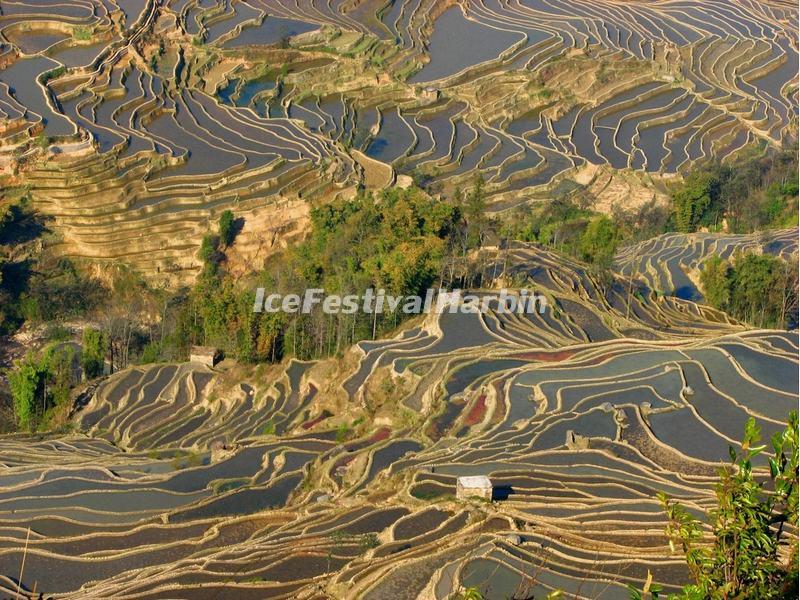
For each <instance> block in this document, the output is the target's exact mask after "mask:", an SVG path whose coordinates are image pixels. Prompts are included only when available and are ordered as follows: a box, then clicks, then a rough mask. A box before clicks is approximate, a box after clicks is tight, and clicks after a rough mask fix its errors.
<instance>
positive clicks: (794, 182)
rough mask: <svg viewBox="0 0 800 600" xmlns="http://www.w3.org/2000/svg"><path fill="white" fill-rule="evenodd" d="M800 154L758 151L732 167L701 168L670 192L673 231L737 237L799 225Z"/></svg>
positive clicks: (729, 165) (731, 165)
mask: <svg viewBox="0 0 800 600" xmlns="http://www.w3.org/2000/svg"><path fill="white" fill-rule="evenodd" d="M797 174H798V162H797V152H796V151H794V150H792V151H784V152H779V153H766V154H764V153H763V152H762V151H760V150H756V151H754V152H753V153H748V154H745V155H744V156H742V157H740V158H739V159H738V160H736V161H735V162H734V163H731V164H727V163H726V164H719V163H709V164H706V165H703V166H700V167H697V168H696V169H695V170H694V171H692V172H691V173H690V174H689V175H688V176H687V177H686V178H685V179H684V181H683V183H681V184H680V185H678V186H676V187H675V188H674V189H673V191H672V202H673V212H672V222H671V223H670V224H668V227H669V228H671V229H674V230H675V231H681V232H692V231H697V230H698V229H700V228H707V229H709V230H712V231H716V230H719V229H721V228H722V226H723V222H724V223H725V224H726V225H727V230H728V231H731V232H734V233H749V232H752V231H756V230H759V229H776V228H782V227H791V226H794V225H797V222H798V220H797V210H798V204H797V198H798V179H797Z"/></svg>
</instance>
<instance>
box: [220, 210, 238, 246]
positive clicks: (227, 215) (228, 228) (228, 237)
mask: <svg viewBox="0 0 800 600" xmlns="http://www.w3.org/2000/svg"><path fill="white" fill-rule="evenodd" d="M235 237H236V231H235V228H234V218H233V213H232V212H231V211H230V210H224V211H222V214H221V215H220V216H219V240H220V242H221V243H222V245H223V247H225V248H227V247H228V246H230V245H231V244H232V243H233V239H234V238H235Z"/></svg>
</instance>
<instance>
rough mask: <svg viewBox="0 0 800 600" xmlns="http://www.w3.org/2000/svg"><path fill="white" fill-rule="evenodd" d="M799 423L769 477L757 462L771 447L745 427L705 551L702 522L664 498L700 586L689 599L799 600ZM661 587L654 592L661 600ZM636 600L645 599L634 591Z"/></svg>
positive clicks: (782, 440) (784, 435) (775, 452)
mask: <svg viewBox="0 0 800 600" xmlns="http://www.w3.org/2000/svg"><path fill="white" fill-rule="evenodd" d="M797 427H798V421H797V413H796V412H792V414H791V415H790V416H789V424H788V426H787V427H786V429H785V430H784V431H783V432H779V433H776V434H775V435H774V436H773V437H772V439H771V446H772V453H771V455H770V456H768V457H767V461H766V462H767V463H768V465H769V478H768V481H765V478H764V477H761V476H759V475H757V474H756V472H755V471H754V469H753V461H754V460H755V459H756V458H757V457H761V456H762V455H763V453H764V450H765V449H766V448H767V446H766V445H757V444H758V442H759V441H761V437H760V431H759V428H758V427H757V426H756V423H755V420H754V419H753V418H752V417H751V418H750V419H749V420H748V422H747V425H746V427H745V434H744V440H743V441H742V444H741V452H740V453H737V452H736V451H735V450H734V449H733V448H731V449H730V456H731V465H730V466H729V467H727V468H723V469H722V470H721V473H720V480H719V482H718V483H717V486H716V507H715V508H714V509H712V510H710V511H709V512H708V525H709V527H710V529H711V533H712V536H713V540H712V543H711V544H710V545H709V544H704V543H702V542H703V540H704V537H705V536H704V530H703V526H702V525H701V524H700V522H699V521H698V520H697V519H695V517H694V516H692V514H691V513H690V512H689V511H688V510H687V509H686V508H685V507H683V506H682V505H681V504H679V503H678V502H676V501H674V500H671V499H670V498H669V497H667V496H666V495H663V494H662V495H660V499H661V502H662V504H663V506H664V509H665V511H666V513H667V518H668V525H667V529H666V533H667V537H668V538H669V540H670V547H671V548H673V551H677V550H678V549H680V551H681V553H682V554H683V555H684V557H685V559H686V563H687V565H688V566H689V571H690V573H691V575H692V578H693V579H694V583H692V584H691V585H688V586H686V587H685V588H684V589H683V592H682V593H681V594H680V595H677V596H676V595H673V596H671V598H675V599H681V600H727V599H733V598H738V599H741V600H768V599H770V598H775V599H777V598H796V597H797V593H798V568H797V565H798V540H797V537H796V535H795V533H794V532H789V531H788V530H787V526H788V527H792V528H796V527H797V510H798V429H797ZM658 591H659V588H658V587H657V586H650V587H649V589H648V590H646V592H647V593H649V594H650V595H651V596H652V597H653V598H657V597H658ZM632 598H634V599H638V598H642V594H641V593H640V592H638V591H636V590H633V591H632Z"/></svg>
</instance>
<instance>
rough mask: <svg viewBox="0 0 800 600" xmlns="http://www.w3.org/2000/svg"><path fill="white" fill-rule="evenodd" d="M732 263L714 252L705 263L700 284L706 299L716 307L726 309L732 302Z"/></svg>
mask: <svg viewBox="0 0 800 600" xmlns="http://www.w3.org/2000/svg"><path fill="white" fill-rule="evenodd" d="M729 277H730V265H729V264H728V262H727V261H726V260H723V259H722V258H720V257H719V256H718V255H716V254H713V255H712V256H710V257H709V258H708V259H706V261H705V262H704V263H703V270H702V271H701V272H700V284H701V286H702V287H703V294H704V295H705V297H706V301H707V302H708V303H709V304H710V305H711V306H713V307H714V308H719V309H721V310H725V309H726V308H727V307H728V303H729V302H730V295H731V290H730V278H729Z"/></svg>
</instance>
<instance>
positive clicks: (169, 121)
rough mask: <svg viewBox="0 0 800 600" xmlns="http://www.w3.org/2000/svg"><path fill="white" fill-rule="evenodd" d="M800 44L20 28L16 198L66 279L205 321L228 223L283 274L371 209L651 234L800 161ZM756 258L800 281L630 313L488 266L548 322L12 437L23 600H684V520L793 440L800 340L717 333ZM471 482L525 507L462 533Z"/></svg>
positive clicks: (339, 20) (687, 18)
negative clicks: (159, 289)
mask: <svg viewBox="0 0 800 600" xmlns="http://www.w3.org/2000/svg"><path fill="white" fill-rule="evenodd" d="M797 30H798V9H797V6H796V5H794V4H792V3H788V2H781V1H775V2H758V1H753V0H704V1H702V2H700V1H699V0H660V1H657V2H640V1H629V2H624V3H619V2H614V1H611V0H601V1H600V2H597V1H594V2H589V1H586V0H571V1H569V2H566V1H564V0H514V1H510V2H503V1H499V0H460V1H458V2H450V1H444V0H381V1H378V0H353V1H347V2H342V1H338V0H337V1H327V2H321V1H319V0H295V1H294V2H285V1H283V0H247V1H244V0H57V1H56V0H36V1H32V0H3V2H2V3H1V4H0V174H1V175H2V176H3V178H4V179H3V182H4V184H5V183H8V184H10V185H15V184H19V185H27V186H29V188H30V190H31V195H32V200H33V204H34V207H35V208H36V209H37V210H39V211H41V212H43V213H44V214H45V215H47V216H48V217H51V218H52V221H51V222H52V227H53V231H54V235H53V236H52V237H51V238H50V239H49V240H48V243H50V244H52V245H53V246H54V248H53V250H54V251H55V252H56V253H57V254H59V255H63V256H67V257H70V258H75V259H91V260H92V261H94V262H99V263H107V264H115V263H120V262H122V263H125V264H129V265H131V266H132V267H133V268H134V269H135V270H136V271H138V272H140V273H142V274H143V275H144V276H145V277H146V278H147V279H148V280H151V281H155V282H158V283H159V284H166V285H167V286H175V285H177V284H185V283H188V282H191V281H192V280H193V278H194V277H195V275H196V274H197V273H198V271H199V269H200V268H201V263H200V260H199V258H198V257H197V249H198V247H199V245H200V242H201V239H202V237H203V236H204V235H205V234H206V233H207V232H208V231H209V230H210V229H211V224H212V223H214V222H215V221H216V220H217V218H218V216H219V214H220V213H222V211H224V210H227V209H231V210H233V211H234V212H235V214H236V216H237V217H241V218H243V219H244V222H245V226H244V229H243V231H242V232H241V233H240V234H239V235H238V237H237V241H236V247H237V250H238V251H241V253H242V256H241V257H240V258H241V260H242V261H243V262H248V261H249V262H250V264H252V265H256V264H263V262H264V260H266V259H267V258H268V257H269V256H270V254H271V253H273V252H277V251H279V250H280V249H282V248H284V247H286V245H288V244H290V243H292V241H294V240H296V239H298V238H300V237H301V236H302V235H303V234H304V231H305V230H306V228H307V226H308V219H309V217H308V214H309V210H310V207H311V206H313V205H317V204H319V203H323V202H326V201H330V200H332V199H337V198H348V197H352V196H353V195H354V194H356V193H357V191H358V190H359V189H360V188H362V187H366V188H368V189H373V188H380V187H383V186H385V185H388V184H394V183H397V184H398V185H406V184H408V178H409V177H412V178H413V180H414V181H416V182H417V183H419V184H421V185H423V186H425V187H426V188H427V190H428V191H429V192H431V193H432V194H438V193H442V194H444V195H448V194H449V193H451V192H452V191H454V190H455V189H457V188H460V187H464V186H468V185H470V184H471V182H472V181H473V180H474V178H475V176H476V175H480V176H482V177H483V179H484V181H485V182H486V190H487V193H488V196H489V200H490V210H492V211H505V210H509V209H511V208H512V207H514V206H515V205H517V204H519V203H520V202H523V201H531V200H545V199H549V198H552V197H554V196H555V195H556V194H557V193H561V192H563V191H564V190H567V191H569V190H572V189H575V188H576V187H578V186H586V187H587V188H589V189H590V190H592V193H595V192H596V193H597V196H598V197H599V196H601V195H602V194H603V193H608V194H610V195H611V196H616V199H617V200H620V201H623V202H624V201H628V200H631V201H632V198H629V197H628V196H631V197H632V196H636V195H637V194H635V193H629V192H628V191H627V189H628V188H624V189H625V190H626V191H623V192H619V191H618V189H617V188H618V187H619V186H620V185H623V184H622V183H620V181H622V182H623V183H624V185H628V184H630V185H635V183H631V182H640V183H641V182H646V184H647V185H644V184H642V185H644V187H643V188H642V186H641V185H640V186H639V188H637V189H638V192H641V190H642V189H644V190H645V194H644V195H646V196H648V199H649V197H650V196H652V195H653V194H654V193H655V192H653V190H661V192H662V193H663V190H664V189H665V184H666V183H668V182H669V181H671V180H673V179H676V178H680V177H681V175H682V174H683V173H685V172H687V170H689V169H690V168H691V167H693V166H694V165H696V164H697V163H698V162H701V161H705V160H709V159H716V160H720V161H726V160H729V159H730V158H731V157H733V156H734V155H735V154H736V153H737V152H738V151H739V150H741V149H743V148H746V147H750V146H763V147H772V148H779V147H781V146H785V145H789V144H796V142H797V120H798V114H797V100H798V96H797V94H798V91H797V90H798V76H797V63H798V38H797ZM624 185H623V187H624ZM631 189H633V188H631ZM634 191H635V190H634ZM638 192H637V193H638ZM638 195H641V194H638ZM739 250H754V251H757V252H765V253H769V254H773V255H780V256H783V257H792V258H791V260H794V261H796V260H797V258H796V254H797V230H796V229H793V230H786V231H779V232H775V233H773V234H770V235H769V236H764V235H749V236H737V235H727V234H724V235H722V234H699V233H698V234H690V235H678V234H667V235H664V236H660V237H658V238H655V239H653V240H649V241H647V242H643V243H642V244H639V245H636V246H632V247H627V248H623V249H621V250H620V251H619V252H618V254H617V256H616V259H615V264H614V270H615V272H614V274H613V276H611V280H610V281H608V282H606V281H600V280H598V278H597V277H596V276H595V275H593V273H592V272H590V271H588V270H587V269H586V267H585V266H584V265H583V264H582V263H579V262H577V261H572V260H570V259H567V258H565V257H564V256H561V255H556V254H553V253H549V252H547V251H544V250H542V249H537V248H535V247H531V246H528V245H524V244H518V245H513V246H511V247H509V248H506V249H503V250H502V251H497V250H492V251H484V252H485V254H486V256H485V259H486V260H485V261H484V262H483V263H482V264H485V265H486V266H485V273H484V277H483V278H482V281H495V280H496V278H497V275H498V273H504V276H507V277H509V278H510V279H511V280H513V281H515V282H524V283H525V285H527V286H528V288H529V289H535V290H536V291H538V292H540V293H543V294H544V295H545V297H546V298H547V308H546V310H544V311H543V312H541V313H535V314H517V313H513V312H512V313H509V312H503V311H501V310H500V308H499V307H498V306H496V305H495V306H492V310H490V311H489V312H487V313H485V314H478V313H463V312H459V311H455V312H445V313H443V314H441V315H432V316H429V317H427V318H426V319H424V320H422V319H419V320H417V321H415V322H412V323H411V324H410V325H408V326H407V327H406V328H405V329H404V330H403V331H401V332H399V333H398V334H397V335H396V336H395V337H394V338H391V339H382V340H371V341H364V342H361V343H359V344H357V345H356V346H355V347H354V348H352V349H350V350H349V351H348V353H347V355H346V356H345V357H344V358H343V359H342V360H340V361H334V360H329V361H320V362H301V361H297V360H292V361H289V362H287V363H284V364H282V365H278V366H273V367H270V368H264V369H261V370H253V371H252V372H250V373H249V374H248V375H247V376H244V377H241V378H239V379H237V380H236V381H232V380H231V378H230V377H229V373H227V372H225V371H221V370H212V369H210V368H207V367H204V366H200V365H196V364H161V365H151V366H146V367H132V368H129V369H127V370H124V371H122V372H119V373H115V374H114V375H112V376H111V377H109V378H108V379H105V380H104V381H103V383H102V384H101V385H100V386H99V387H98V388H97V389H96V390H95V391H94V392H93V394H92V395H91V397H89V398H88V399H86V402H85V404H83V405H82V406H81V407H79V408H78V409H76V411H75V413H74V415H72V417H71V419H72V424H73V425H74V428H73V430H72V432H71V433H64V434H52V435H41V436H28V435H22V434H19V435H9V436H3V437H0V596H3V597H9V598H38V597H39V594H40V593H42V594H44V597H58V598H75V599H84V598H137V599H138V598H153V599H155V598H173V599H174V598H186V599H191V600H195V599H203V598H209V599H211V598H236V599H237V600H238V599H240V598H241V599H247V598H253V599H262V598H286V599H288V598H309V599H312V598H313V599H322V598H330V597H337V598H348V599H349V598H354V599H355V598H360V599H361V598H363V599H370V600H382V599H385V598H393V599H404V598H409V599H413V598H420V597H423V598H437V599H442V600H445V599H448V598H451V597H452V595H453V594H454V593H457V592H458V591H459V590H460V589H462V588H464V587H472V586H474V587H477V588H478V589H479V590H480V591H481V593H482V594H483V596H484V597H485V598H492V599H494V598H506V597H529V596H531V595H535V596H536V597H541V596H544V595H546V594H547V593H549V592H550V591H553V590H564V591H566V592H567V593H568V594H570V597H575V598H581V599H584V598H585V599H593V598H605V599H617V598H628V592H627V589H626V586H627V584H634V585H637V586H641V585H642V584H643V582H644V581H645V580H646V578H647V576H648V572H650V573H652V575H653V579H654V580H655V581H657V582H659V583H662V584H663V585H664V587H665V590H666V591H667V592H669V591H676V590H678V589H679V588H680V586H681V585H682V584H683V583H685V582H687V581H688V577H689V574H688V572H687V570H686V567H685V563H684V561H683V560H682V559H681V558H680V557H678V556H676V555H674V554H671V553H670V551H669V546H668V544H667V540H666V539H665V537H664V525H665V522H664V516H663V513H662V510H661V508H660V505H659V503H658V501H657V500H656V493H657V492H660V491H665V492H667V493H668V494H670V495H672V496H673V497H676V498H678V499H680V500H681V502H683V503H684V504H685V505H686V506H688V507H689V508H690V509H691V510H692V511H695V512H699V511H701V510H703V509H707V508H709V507H710V506H712V505H713V502H714V484H715V482H716V480H717V469H718V466H719V464H720V461H725V460H727V457H728V447H729V446H731V445H733V446H736V444H737V440H739V439H740V438H741V435H742V431H743V428H744V423H745V422H746V421H747V419H748V418H749V417H754V418H755V419H756V421H757V423H758V424H759V425H760V426H761V428H762V430H763V432H764V434H771V433H773V432H775V431H777V430H779V429H781V428H782V427H783V421H784V420H785V419H786V417H787V414H788V411H789V410H790V409H791V408H792V407H794V406H796V402H797V396H798V389H797V377H796V374H797V369H798V359H797V356H798V344H799V343H800V342H799V340H798V335H797V332H785V331H771V330H758V331H751V330H747V329H746V328H745V327H744V326H742V325H741V324H739V323H736V322H735V321H733V320H732V319H731V318H729V317H728V316H727V315H725V314H724V313H722V312H720V311H717V310H715V309H712V308H710V307H708V306H705V305H703V304H701V303H699V302H701V301H702V297H701V294H700V292H699V290H698V285H697V281H698V275H699V273H700V271H701V270H702V268H703V261H704V260H705V259H706V258H707V257H708V256H710V255H711V253H717V254H719V255H721V256H723V257H730V256H733V255H734V253H735V252H736V251H739ZM258 261H260V263H259V262H258ZM487 292H488V290H476V293H478V294H481V293H487ZM351 413H352V415H353V416H355V415H359V419H352V420H348V419H346V418H345V417H349V416H350V415H351ZM342 426H344V429H342ZM349 428H350V429H352V430H353V431H355V432H356V434H354V435H353V436H350V437H348V435H347V433H348V431H350V429H349ZM343 434H344V435H343ZM756 468H757V469H765V468H766V466H765V465H764V464H757V465H756ZM764 472H765V471H764ZM464 475H488V476H489V477H490V478H491V480H492V482H493V484H494V486H495V489H494V499H493V501H492V502H477V501H472V500H466V501H465V500H459V499H457V498H456V497H455V494H456V479H457V478H458V477H459V476H464ZM23 560H24V569H23V568H21V567H22V566H23ZM20 573H22V574H21V575H20Z"/></svg>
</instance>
